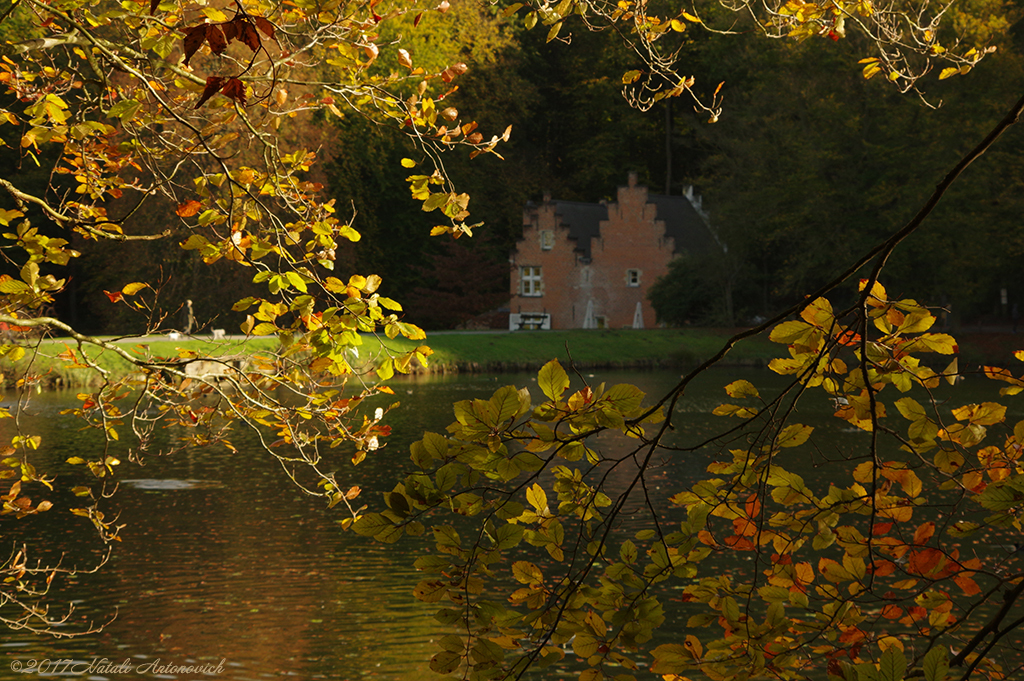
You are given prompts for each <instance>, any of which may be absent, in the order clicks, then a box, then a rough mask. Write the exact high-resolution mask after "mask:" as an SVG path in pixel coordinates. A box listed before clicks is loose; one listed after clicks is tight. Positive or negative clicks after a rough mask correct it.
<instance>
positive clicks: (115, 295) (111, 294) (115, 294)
mask: <svg viewBox="0 0 1024 681" xmlns="http://www.w3.org/2000/svg"><path fill="white" fill-rule="evenodd" d="M103 292H104V293H106V294H107V298H110V302H112V303H117V302H120V300H121V298H123V297H124V295H123V294H122V293H121V292H120V291H107V290H104V291H103Z"/></svg>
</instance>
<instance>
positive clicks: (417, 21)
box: [412, 12, 423, 28]
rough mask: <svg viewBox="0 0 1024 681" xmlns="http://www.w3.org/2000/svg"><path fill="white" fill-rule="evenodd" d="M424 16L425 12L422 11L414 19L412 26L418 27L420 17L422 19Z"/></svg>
mask: <svg viewBox="0 0 1024 681" xmlns="http://www.w3.org/2000/svg"><path fill="white" fill-rule="evenodd" d="M422 18H423V12H420V13H419V14H417V15H416V18H415V19H413V20H412V27H413V28H416V27H417V26H419V25H420V19H422Z"/></svg>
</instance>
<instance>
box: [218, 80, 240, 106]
mask: <svg viewBox="0 0 1024 681" xmlns="http://www.w3.org/2000/svg"><path fill="white" fill-rule="evenodd" d="M220 93H221V94H222V95H224V96H225V97H230V98H231V99H233V100H235V101H236V102H239V103H240V104H242V105H243V106H244V105H245V84H244V83H242V81H240V80H238V79H237V78H231V79H229V80H228V82H226V83H224V88H223V89H222V90H221V91H220Z"/></svg>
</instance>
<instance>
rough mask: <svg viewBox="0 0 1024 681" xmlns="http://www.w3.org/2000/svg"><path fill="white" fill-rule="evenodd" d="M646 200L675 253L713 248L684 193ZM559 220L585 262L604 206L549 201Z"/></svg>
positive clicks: (598, 230) (712, 238)
mask: <svg viewBox="0 0 1024 681" xmlns="http://www.w3.org/2000/svg"><path fill="white" fill-rule="evenodd" d="M647 203H651V204H654V206H655V208H656V210H657V214H656V219H657V220H661V221H662V222H664V223H665V236H668V237H672V238H673V239H674V240H675V253H680V252H682V251H687V252H689V253H702V252H704V251H708V250H717V249H719V248H720V246H718V245H717V243H718V240H717V239H716V238H715V236H714V234H713V233H712V232H711V229H710V228H709V227H708V224H707V222H706V221H705V220H704V218H703V217H702V216H701V214H700V213H698V212H697V209H696V208H694V206H693V203H691V201H690V199H688V198H687V197H685V196H663V195H660V194H649V195H648V196H647ZM551 205H553V206H554V207H555V214H556V215H557V216H558V218H559V222H561V224H563V225H565V226H566V227H568V228H569V238H570V239H574V240H575V241H576V251H577V252H578V253H580V257H581V258H582V259H583V260H584V261H585V262H586V261H589V260H590V255H591V254H590V243H591V240H592V239H594V238H599V237H600V236H601V222H602V221H604V220H607V219H608V206H607V205H605V204H603V203H582V202H579V201H551Z"/></svg>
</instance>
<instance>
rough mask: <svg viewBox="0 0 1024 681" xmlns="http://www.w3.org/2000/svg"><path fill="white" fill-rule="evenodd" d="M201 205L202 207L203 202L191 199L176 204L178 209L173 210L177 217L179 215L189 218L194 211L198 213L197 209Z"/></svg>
mask: <svg viewBox="0 0 1024 681" xmlns="http://www.w3.org/2000/svg"><path fill="white" fill-rule="evenodd" d="M202 207H203V204H201V203H200V202H198V201H195V200H193V201H189V202H187V203H183V204H181V205H180V206H178V209H177V210H176V211H174V212H175V213H177V214H178V217H180V218H190V217H192V216H193V215H195V214H196V213H198V212H199V209H200V208H202Z"/></svg>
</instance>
